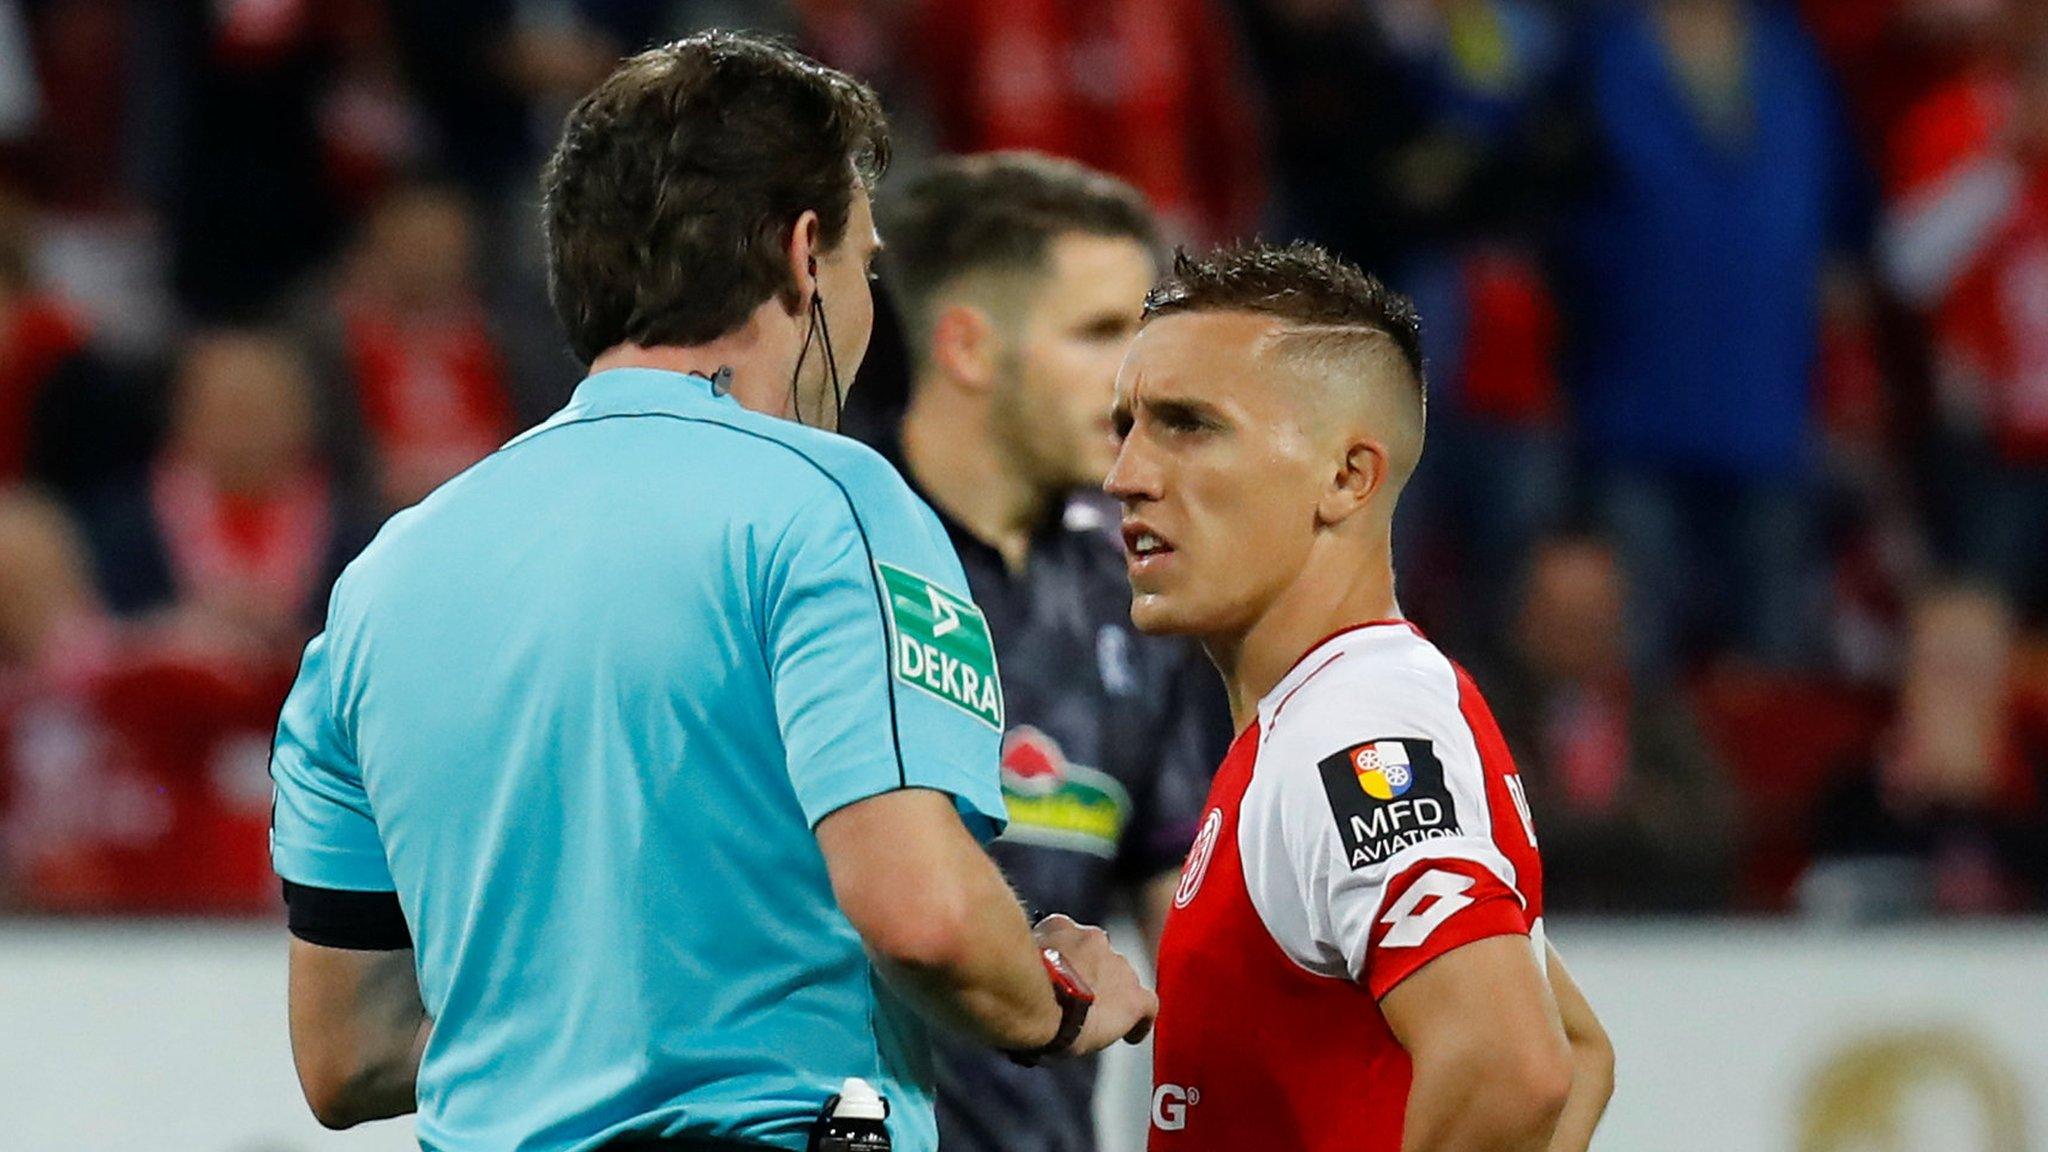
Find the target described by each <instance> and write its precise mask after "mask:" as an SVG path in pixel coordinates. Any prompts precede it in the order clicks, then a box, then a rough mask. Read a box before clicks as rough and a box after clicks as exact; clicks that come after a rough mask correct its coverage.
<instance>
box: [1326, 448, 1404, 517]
mask: <svg viewBox="0 0 2048 1152" xmlns="http://www.w3.org/2000/svg"><path fill="white" fill-rule="evenodd" d="M1391 466H1392V465H1391V461H1390V460H1389V458H1388V456H1387V447H1386V445H1384V444H1381V443H1380V442H1379V441H1377V440H1353V441H1351V442H1350V443H1349V444H1347V445H1345V449H1344V455H1343V457H1342V458H1340V459H1339V460H1338V462H1337V466H1336V468H1335V469H1333V470H1332V471H1331V473H1330V481H1329V483H1328V485H1326V486H1325V487H1324V489H1323V495H1322V498H1321V499H1320V500H1318V501H1317V502H1316V520H1317V521H1318V522H1320V523H1322V524H1326V525H1331V526H1335V525H1338V524H1342V523H1343V522H1344V521H1346V520H1349V519H1350V518H1351V517H1353V516H1356V515H1358V514H1359V513H1360V512H1363V511H1364V510H1365V509H1366V508H1367V507H1368V506H1370V505H1371V504H1372V501H1373V497H1374V496H1376V495H1378V494H1379V491H1380V489H1381V487H1382V486H1384V485H1385V484H1386V482H1387V477H1388V475H1389V469H1390V467H1391Z"/></svg>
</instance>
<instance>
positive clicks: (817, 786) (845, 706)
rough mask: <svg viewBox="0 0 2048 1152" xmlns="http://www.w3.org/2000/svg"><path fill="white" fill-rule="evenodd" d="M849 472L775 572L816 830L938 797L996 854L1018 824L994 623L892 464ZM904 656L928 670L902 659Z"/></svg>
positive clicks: (784, 659) (800, 791) (774, 554)
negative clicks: (897, 797) (905, 800)
mask: <svg viewBox="0 0 2048 1152" xmlns="http://www.w3.org/2000/svg"><path fill="white" fill-rule="evenodd" d="M862 451H863V453H864V450H862ZM851 463H852V466H851V467H847V468H844V469H840V470H837V471H835V472H833V473H826V474H823V478H822V481H821V487H820V492H819V494H818V496H817V498H815V499H812V500H810V501H808V502H807V503H806V505H805V507H804V509H803V511H801V512H800V513H798V515H797V517H796V518H795V520H794V521H793V522H792V523H791V524H790V525H789V528H788V530H787V531H786V532H785V533H784V535H783V537H782V539H781V540H780V541H778V542H777V544H776V545H775V546H774V547H773V548H772V549H771V550H770V552H769V554H768V555H767V557H766V560H765V564H766V568H767V570H766V572H764V573H763V583H762V588H763V599H764V603H763V609H764V616H765V621H766V641H767V650H768V651H767V655H768V660H769V666H770V671H771V674H772V676H773V680H774V691H775V711H776V718H777V722H778V724H779V725H780V727H781V730H782V742H783V748H784V751H785V754H786V757H787V762H788V769H789V778H790V783H791V784H792V785H793V786H794V787H795V789H796V794H797V799H798V801H799V802H800V803H801V804H802V805H803V810H804V816H805V818H806V819H807V820H809V822H810V823H811V825H812V826H813V827H816V826H817V824H818V822H819V821H820V820H823V819H824V818H825V817H826V816H828V815H830V814H831V813H833V812H835V811H837V810H838V809H840V808H843V807H845V806H847V805H848V804H852V803H854V802H856V801H859V800H864V799H867V798H868V797H870V796H875V795H879V794H880V793H883V792H889V791H893V790H895V789H899V788H930V789H935V790H937V791H941V792H945V793H948V794H950V795H951V796H952V797H953V798H954V803H955V806H956V807H957V808H958V809H959V811H960V815H961V818H962V819H963V820H964V821H965V822H966V824H967V826H968V827H969V829H970V830H972V831H973V832H974V833H975V834H976V835H977V836H978V837H980V838H981V839H983V840H984V841H986V840H988V839H992V838H993V837H994V836H995V835H997V834H998V833H1000V832H1001V831H1002V828H1003V825H1004V824H1005V823H1006V821H1007V819H1008V817H1007V814H1006V812H1005V810H1004V807H1003V797H1002V785H1001V778H1000V769H999V762H1000V758H1001V745H1002V736H1001V732H1002V728H1001V723H1002V699H1001V689H1000V688H999V687H997V686H996V685H994V684H990V683H985V680H986V679H987V678H988V677H990V676H992V675H993V673H994V651H993V648H992V647H986V643H987V625H986V622H985V621H984V620H982V619H981V617H980V613H979V611H978V610H976V609H975V608H974V606H973V600H972V599H971V595H970V593H969V591H968V587H967V577H966V574H965V573H964V572H963V571H962V570H961V567H960V559H959V557H958V556H957V555H956V554H955V553H954V551H953V547H952V544H951V542H950V541H948V540H947V539H946V536H945V531H944V529H943V528H941V527H940V526H939V523H938V519H937V517H935V516H934V515H933V514H932V512H931V510H930V509H929V508H927V507H926V506H925V505H924V503H923V502H922V501H921V500H919V499H918V498H917V496H916V495H915V494H913V493H912V492H911V491H910V489H909V487H908V486H907V485H905V484H904V483H903V480H902V478H901V477H900V476H898V475H897V474H896V472H895V471H894V469H891V468H890V467H889V466H888V464H887V463H885V462H883V461H882V459H881V458H880V457H878V456H873V455H872V454H866V453H864V455H863V456H861V457H860V458H856V459H854V460H853V461H852V462H851ZM934 633H937V635H936V636H934ZM898 643H908V644H910V645H912V646H914V647H915V649H916V652H915V655H914V656H913V657H912V658H910V659H908V660H907V661H906V660H905V659H903V658H901V657H900V655H899V649H898V648H897V647H896V646H895V645H897V644H898ZM984 650H986V652H987V660H986V664H987V666H986V667H985V668H984V667H982V660H981V653H982V652H983V651H984ZM927 657H932V658H933V659H932V660H929V661H928V660H927V659H926V658H927ZM927 664H929V665H930V667H927Z"/></svg>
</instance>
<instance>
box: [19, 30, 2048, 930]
mask: <svg viewBox="0 0 2048 1152" xmlns="http://www.w3.org/2000/svg"><path fill="white" fill-rule="evenodd" d="M710 24H724V25H744V26H749V27H756V28H768V29H773V30H779V31H782V32H785V33H787V34H788V35H790V36H791V37H793V38H795V39H796V40H797V41H798V42H799V43H801V44H803V45H804V46H805V47H806V48H807V49H808V50H810V51H811V52H813V53H814V54H816V55H818V56H820V57H822V58H824V59H826V60H827V61H829V62H831V63H834V64H837V65H839V66H841V67H845V68H848V69H850V70H852V71H854V72H855V73H857V74H858V75H861V76H862V77H864V78H866V79H868V80H870V81H871V82H873V83H874V84H875V85H876V86H877V87H878V88H879V89H880V90H881V91H882V93H883V97H884V100H885V102H886V103H887V104H888V106H889V108H890V110H891V114H892V117H893V118H894V120H895V123H896V128H897V133H898V138H899V147H900V152H899V154H900V156H901V157H902V159H900V160H899V163H900V164H905V165H914V164H915V163H916V162H917V158H918V157H919V156H920V155H931V154H933V153H935V152H939V151H948V152H956V151H978V150H983V149H990V148H1033V149H1039V150H1043V151H1048V152H1054V153H1059V154H1063V155H1068V156H1072V157H1075V158H1077V159H1080V160H1082V161H1085V162H1087V163H1089V164H1092V165H1095V166H1097V167H1100V168H1103V169H1106V170H1108V171H1111V172H1114V173H1116V174H1118V175H1120V176H1123V177H1124V178H1126V179H1127V180H1129V181H1131V182H1132V183H1133V184H1135V185H1136V186H1138V187H1139V188H1140V189H1142V190H1143V191H1144V192H1145V193H1146V194H1147V195H1148V196H1149V197H1150V198H1151V199H1152V201H1153V202H1154V204H1155V205H1156V206H1157V207H1158V209H1159V210H1160V212H1161V214H1162V216H1163V217H1164V218H1165V219H1166V220H1167V221H1168V222H1169V225H1170V230H1171V231H1172V233H1173V234H1174V236H1175V237H1176V238H1177V239H1178V240H1180V241H1181V242H1184V243H1187V244H1190V245H1201V244H1205V243H1213V242H1217V241H1221V240H1227V239H1232V238H1239V237H1249V236H1252V235H1263V236H1266V237H1269V238H1291V237H1305V238H1309V239H1313V240H1317V241H1319V242H1321V243H1324V244H1326V245H1328V246H1330V247H1332V248H1334V249H1336V250H1338V251H1340V252H1342V253H1344V254H1346V255H1349V256H1351V257H1353V258H1354V259H1356V260H1358V261H1359V262H1361V263H1363V264H1365V265H1366V266H1367V267H1368V268H1370V269H1372V270H1374V271H1376V272H1378V273H1379V274H1380V275H1382V276H1383V277H1384V278H1385V279H1387V280H1389V281H1390V282H1392V283H1393V284H1395V285H1396V286H1397V287H1399V288H1401V289H1402V290H1404V291H1406V292H1408V293H1410V294H1412V295H1413V296H1414V297H1415V298H1416V300H1417V301H1418V304H1419V306H1420V309H1421V311H1422V314H1423V317H1424V321H1425V326H1426V327H1425V336H1426V344H1427V350H1428V353H1429V359H1430V375H1431V380H1430V385H1431V390H1432V391H1431V414H1430V419H1431V427H1430V443H1429V448H1428V451H1427V453H1426V454H1425V458H1424V463H1423V468H1422V471H1421V472H1420V473H1419V474H1418V477H1417V479H1416V480H1415V482H1414V484H1413V486H1412V487H1411V489H1410V490H1409V492H1408V494H1407V496H1406V498H1405V502H1404V516H1405V521H1404V522H1403V523H1402V524H1401V525H1400V532H1399V542H1398V543H1399V548H1398V551H1399V557H1398V559H1399V563H1400V566H1401V568H1402V584H1401V589H1400V591H1401V596H1402V601H1403V604H1404V606H1405V607H1406V609H1407V610H1408V611H1409V612H1410V614H1411V615H1413V616H1414V617H1415V618H1416V619H1417V620H1418V622H1419V623H1421V624H1422V626H1423V627H1424V628H1425V629H1426V630H1428V631H1429V632H1430V633H1431V634H1432V636H1434V637H1435V638H1437V639H1438V640H1439V642H1441V643H1443V644H1444V645H1445V646H1446V648H1447V649H1448V650H1449V651H1451V652H1452V653H1453V654H1454V655H1456V656H1458V657H1459V658H1460V659H1461V660H1463V661H1464V662H1465V663H1467V664H1468V665H1470V666H1471V667H1472V669H1473V670H1474V672H1475V674H1476V675H1477V676H1478V678H1479V680H1480V682H1481V683H1482V684H1483V685H1484V686H1485V687H1486V690H1487V692H1488V694H1489V696H1490V697H1491V698H1492V699H1493V700H1494V701H1495V702H1496V704H1497V706H1498V711H1499V714H1500V715H1499V718H1500V720H1501V723H1502V725H1503V727H1504V729H1505V730H1506V732H1507V734H1508V735H1509V738H1510V741H1511V743H1512V744H1513V745H1514V751H1515V753H1516V756H1517V759H1518V761H1519V762H1520V763H1521V765H1522V768H1523V771H1524V774H1525V776H1526V777H1527V779H1528V780H1529V785H1528V791H1529V794H1530V796H1531V803H1532V805H1533V806H1534V807H1535V808H1536V810H1537V813H1538V818H1539V825H1540V827H1541V829H1542V835H1543V839H1544V850H1545V856H1546V861H1547V868H1546V874H1547V879H1548V888H1549V890H1550V893H1551V895H1550V902H1551V903H1552V904H1553V906H1554V907H1556V908H1558V909H1560V910H1563V911H1565V912H1567V913H1570V912H1596V913H1654V912H1706V911H1728V910H1739V911H1764V910H1774V911H1775V910H1796V911H1800V912H1803V913H1805V914H1808V915H1812V916H1817V917H1827V918H1836V919H1857V918H1869V917H1883V916H1907V915H1916V914H1926V913H1956V914H1975V913H1994V912H2007V911H2024V910H2032V911H2043V910H2048V631H2044V628H2043V626H2044V624H2048V6H2039V5H2036V4H2034V3H2033V2H2032V0H1801V2H1797V3H1794V2H1792V0H151V2H146V3H145V2H141V0H0V908H7V909H15V910H25V911H42V912H52V911H89V912H102V911H121V912H142V913H172V912H176V913H184V912H193V911H220V912H233V911H258V910H265V909H268V908H270V907H271V906H272V905H273V903H274V902H275V900H276V894H275V891H274V888H273V883H274V882H273V880H272V879H271V877H270V873H269V870H268V866H267V856H266V844H265V826H266V824H267V819H268V805H269V790H268V781H267V778H266V776H265V765H266V756H267V749H268V744H269V739H270V732H271V725H272V723H273V722H274V719H275V715H276V709H277V705H278V703H279V701H280V700H281V698H282V695H283V691H284V688H285V686H286V685H287V684H288V683H289V679H290V675H291V672H292V670H293V668H294V666H295V664H296V660H297V656H298V653H299V650H300V648H301V647H302V646H303V644H304V642H305V641H306V639H307V638H308V637H309V636H310V635H311V634H312V632H313V631H314V630H316V629H317V627H318V623H319V620H320V617H321V614H322V612H323V609H324V603H325V595H326V590H327V588H328V586H329V584H330V582H331V581H332V579H333V577H334V575H335V574H336V573H337V571H338V570H339V568H340V566H341V565H342V564H343V563H345V562H346V561H347V559H348V558H349V557H351V556H352V555H353V554H354V552H355V551H356V550H357V549H359V548H360V547H361V546H362V545H363V544H364V543H365V542H366V541H367V539H368V538H369V536H370V535H371V534H372V533H374V531H375V530H376V527H377V525H378V524H379V523H380V522H381V521H382V520H383V518H384V517H386V516H388V515H389V514H390V513H391V512H393V511H395V510H397V509H400V508H403V507H405V506H406V505H408V504H410V503H412V502H414V501H415V500H417V499H419V498H420V497H421V496H422V495H424V494H425V493H426V492H427V491H429V490H431V489H432V488H433V487H434V486H435V485H437V484H438V483H440V482H441V481H443V480H445V479H446V478H448V477H449V476H452V475H453V474H455V473H456V472H458V471H460V470H461V469H462V468H464V467H466V466H467V465H468V464H469V463H471V462H473V461H474V460H476V459H477V458H479V457H480V456H482V455H484V454H485V453H487V452H489V451H491V450H492V449H493V448H495V447H496V446H497V445H498V444H499V443H501V442H502V441H503V440H504V439H505V438H507V437H508V436H510V435H511V434H512V433H514V432H516V431H517V430H518V429H519V428H521V427H524V426H525V425H527V424H529V423H531V422H533V421H534V420H536V419H538V418H540V417H541V416H544V415H545V414H546V413H547V412H549V411H551V410H552V409H553V408H554V407H555V406H557V405H558V404H559V403H561V402H562V401H563V399H565V398H566V395H567V393H568V390H569V388H570V387H571V386H572V385H573V383H574V382H575V380H576V378H577V375H578V368H577V366H576V365H575V363H574V362H573V361H572V360H571V359H570V358H569V357H568V355H567V352H566V350H565V348H564V346H563V342H562V339H561V337H560V336H559V335H558V333H557V330H556V328H555V325H554V322H553V320H552V317H551V315H550V313H549V310H548V307H547V303H546V300H545V294H544V289H543V287H542V286H541V285H542V281H541V274H540V268H539V260H540V255H539V248H540V246H539V237H538V234H537V227H536V223H535V220H536V214H535V211H534V201H535V199H536V195H537V193H536V190H535V189H536V173H537V170H538V165H539V161H540V158H541V157H542V156H543V155H544V154H545V149H546V147H547V146H548V145H549V144H550V143H551V140H552V136H553V133H554V131H555V127H556V125H558V123H559V121H560V117H561V115H562V113H563V112H564V111H565V110H566V108H567V107H568V105H569V103H570V102H572V101H573V99H574V98H575V97H576V96H577V95H578V94H580V93H581V92H582V91H583V90H585V89H586V88H587V87H588V86H590V85H591V84H592V83H593V82H594V81H595V80H596V79H597V78H599V77H600V76H602V75H603V74H604V73H605V72H606V71H608V70H609V68H610V66H611V64H612V62H613V61H614V60H615V59H616V58H617V57H618V56H619V55H620V54H622V53H625V52H628V51H630V50H632V49H633V48H635V47H636V46H640V45H643V44H647V43H650V42H654V41H657V40H662V39H667V38H670V37H672V36H674V35H679V34H682V33H685V32H688V31H691V30H694V29H695V28H698V27H702V26H705V25H710ZM881 195H882V196H883V197H886V196H887V185H886V183H885V184H884V186H883V188H882V190H881ZM886 287H887V286H886V284H885V285H884V286H883V288H884V292H885V294H886ZM1133 303H1134V306H1135V301H1134V302H1133ZM885 325H886V321H885ZM903 371H904V369H903V360H902V356H901V350H900V342H899V343H898V344H897V345H896V347H895V348H894V350H893V351H892V348H891V342H890V339H889V334H888V332H887V331H886V330H882V331H878V334H877V351H876V352H875V353H874V354H872V355H871V356H870V364H869V366H868V367H867V368H865V369H864V370H863V374H862V380H861V386H860V388H858V389H857V390H856V391H855V393H854V398H855V404H856V406H857V410H855V411H852V412H850V413H849V422H850V423H851V424H853V425H854V426H855V427H856V429H857V430H865V431H867V432H868V433H870V434H886V429H887V428H888V425H889V423H890V420H891V419H892V411H891V405H892V404H893V403H895V402H897V401H899V400H900V397H901V395H902V390H903V387H904V381H903V379H902V375H903Z"/></svg>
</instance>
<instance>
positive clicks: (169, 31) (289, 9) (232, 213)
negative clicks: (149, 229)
mask: <svg viewBox="0 0 2048 1152" xmlns="http://www.w3.org/2000/svg"><path fill="white" fill-rule="evenodd" d="M328 15H331V13H330V12H329V11H328V9H327V7H326V6H324V5H321V4H316V3H314V2H313V0H164V2H161V3H156V4H148V5H141V6H139V7H138V9H137V16H138V18H140V19H144V20H146V21H148V23H147V24H145V25H144V26H143V27H142V28H140V29H139V30H138V31H139V38H141V39H143V40H147V41H149V42H151V43H152V44H153V45H154V46H155V47H156V49H157V51H158V52H159V53H160V55H159V56H157V57H156V60H157V62H158V63H159V64H160V65H161V66H162V67H163V69H164V74H163V75H161V76H156V77H151V78H149V83H148V86H147V89H146V90H147V97H148V99H147V101H146V102H147V103H148V104H151V105H163V106H167V107H168V108H169V109H175V111H168V110H164V109H159V110H158V111H157V112H156V113H155V114H156V115H157V116H159V117H160V127H161V129H162V130H163V131H165V132H167V133H168V139H167V140H166V141H165V142H164V143H165V145H166V146H165V147H164V159H165V161H166V162H167V163H168V165H169V170H168V171H167V172H166V173H165V178H166V181H167V187H166V188H165V189H164V190H163V193H164V202H165V215H166V218H167V223H168V224H169V225H170V236H171V241H172V268H171V277H172V284H173V287H174V289H175V291H176V294H177V298H178V300H179V302H180V303H181V304H182V305H183V306H184V307H185V309H186V310H187V311H188V312H190V313H191V314H192V315H194V316H197V317H199V318H201V319H204V320H210V321H246V320H250V319H253V318H259V317H261V316H263V315H264V314H265V313H266V312H268V311H269V310H270V309H272V308H273V307H274V305H275V301H276V300H277V298H278V296H279V294H280V293H281V292H282V291H284V290H285V289H286V288H288V287H289V286H290V285H291V284H293V283H294V282H295V281H296V280H297V279H298V278H300V277H301V276H303V275H305V274H306V273H307V272H308V271H310V270H311V268H312V267H313V265H314V263H315V261H316V260H318V259H319V258H320V257H321V256H322V255H324V254H325V253H326V252H328V251H329V250H330V249H331V248H332V246H333V243H334V240H335V238H336V235H337V233H338V231H339V229H340V225H341V219H340V215H339V209H338V205H337V204H336V202H335V199H334V196H333V193H332V189H331V187H330V186H329V183H328V181H327V174H326V172H325V169H324V159H325V158H324V156H323V154H322V148H321V137H320V122H319V120H320V118H319V108H320V104H321V99H322V96H323V94H324V92H325V90H326V89H325V85H326V81H327V80H328V78H329V75H330V71H331V68H332V64H333V52H332V47H333V46H332V43H331V40H330V37H329V35H328V33H329V29H328V27H327V26H326V25H325V24H323V23H322V18H323V17H324V16H328ZM101 63H102V66H104V61H102V62H101ZM110 71H111V69H110Z"/></svg>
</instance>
